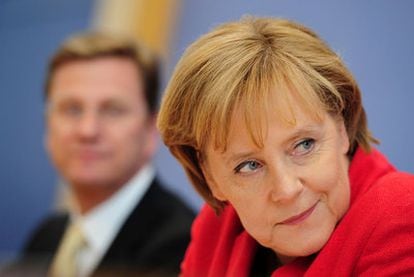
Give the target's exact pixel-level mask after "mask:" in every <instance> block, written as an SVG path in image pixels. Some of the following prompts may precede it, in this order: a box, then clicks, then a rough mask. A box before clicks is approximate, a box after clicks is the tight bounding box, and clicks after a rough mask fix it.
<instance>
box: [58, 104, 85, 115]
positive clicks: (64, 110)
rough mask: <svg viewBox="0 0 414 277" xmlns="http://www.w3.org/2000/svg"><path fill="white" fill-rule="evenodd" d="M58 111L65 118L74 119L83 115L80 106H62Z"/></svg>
mask: <svg viewBox="0 0 414 277" xmlns="http://www.w3.org/2000/svg"><path fill="white" fill-rule="evenodd" d="M58 111H59V113H60V114H62V115H64V116H69V117H74V116H79V115H80V114H81V113H82V108H81V107H80V106H79V105H62V106H61V107H59V109H58Z"/></svg>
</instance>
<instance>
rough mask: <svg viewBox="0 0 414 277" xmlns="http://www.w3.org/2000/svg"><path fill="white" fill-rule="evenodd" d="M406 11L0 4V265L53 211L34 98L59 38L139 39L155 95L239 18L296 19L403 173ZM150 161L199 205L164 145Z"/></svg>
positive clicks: (363, 4) (135, 2)
mask: <svg viewBox="0 0 414 277" xmlns="http://www.w3.org/2000/svg"><path fill="white" fill-rule="evenodd" d="M413 11H414V1H410V0H400V1H389V0H376V1H374V0H366V1H358V0H352V1H339V0H338V1H336V0H335V1H332V0H314V1H300V0H261V1H248V0H244V1H243V0H226V1H222V0H209V1H204V0H0V97H1V98H0V130H1V133H0V262H2V261H6V260H7V259H11V258H13V257H14V256H15V255H16V254H17V253H18V251H19V250H20V248H21V247H22V244H23V243H24V241H25V239H26V238H27V235H28V234H29V232H30V231H31V230H32V229H33V228H34V227H35V226H36V224H37V223H38V222H39V220H41V218H43V217H44V216H45V215H46V214H47V213H49V212H50V211H51V210H52V209H55V208H56V206H57V205H58V204H59V203H58V197H57V196H58V195H59V189H60V187H59V179H58V176H57V175H56V173H55V172H54V169H53V168H52V166H51V165H50V163H49V161H48V158H47V156H46V153H45V150H44V145H43V132H44V118H43V108H44V107H43V97H42V94H43V79H44V74H45V69H46V66H47V61H48V58H49V56H50V55H51V54H52V53H53V51H54V50H55V49H56V48H57V46H58V45H59V44H60V42H61V41H62V39H64V38H65V37H67V36H68V35H70V34H72V33H74V32H78V31H82V30H84V29H102V30H110V31H114V32H123V33H129V34H132V35H134V36H136V37H137V38H139V39H142V40H144V41H145V42H146V43H147V44H148V45H150V46H151V47H153V48H154V50H155V51H157V52H158V53H159V54H160V55H161V56H162V57H163V62H164V67H163V86H164V87H165V85H166V82H167V81H168V78H169V76H170V75H171V72H172V70H173V68H174V65H175V64H176V63H177V61H178V59H179V57H180V55H181V54H182V53H183V51H184V50H185V48H186V47H187V46H188V45H189V44H190V43H191V42H192V41H194V40H195V39H196V38H198V37H199V36H200V35H201V34H203V33H206V32H207V31H209V30H210V29H211V28H213V27H214V26H216V25H217V24H220V23H223V22H226V21H230V20H236V19H239V18H240V17H241V16H243V15H247V14H251V15H260V16H278V17H285V18H289V19H294V20H297V21H299V22H301V23H303V24H305V25H308V26H310V27H311V28H313V29H314V30H315V31H316V32H317V33H319V34H320V35H321V37H322V38H323V39H325V40H326V41H327V42H328V43H329V44H330V45H331V46H332V48H333V49H334V50H336V51H337V52H338V53H340V55H341V56H342V57H343V58H344V60H345V62H346V63H347V65H348V66H349V68H350V69H351V71H352V72H353V73H354V75H355V78H356V79H357V80H358V82H359V85H360V88H361V90H362V92H363V99H364V103H365V107H366V111H367V113H368V119H369V125H370V128H371V130H372V131H373V133H374V135H375V136H376V137H377V138H379V139H380V140H381V142H382V144H381V145H380V146H379V148H380V150H381V151H383V152H384V153H385V154H386V155H387V156H388V157H389V159H390V160H391V161H392V162H393V163H394V164H395V165H396V166H397V167H398V168H399V169H401V170H404V171H409V172H411V173H413V172H414V150H413V148H411V139H412V138H414V128H413V123H412V122H413V119H414V107H413V104H412V103H414V93H413V92H412V91H411V90H412V88H411V81H413V80H414V17H413V16H412V13H413ZM407 143H408V144H407ZM155 163H156V167H157V168H158V170H159V171H160V173H161V177H162V178H163V179H164V180H165V181H166V182H167V183H168V184H169V188H170V189H171V190H173V191H174V192H176V193H177V194H179V195H180V196H181V197H182V198H183V199H184V200H185V201H187V202H188V203H189V204H190V205H191V206H192V207H193V208H194V209H195V210H198V209H199V208H200V206H201V204H202V201H201V199H200V198H199V197H198V196H197V195H196V193H195V192H194V191H193V190H192V188H191V186H190V184H189V182H188V181H187V179H186V177H185V175H184V172H183V170H182V169H181V168H180V166H179V165H178V164H177V163H176V162H175V160H174V159H173V158H172V157H171V156H170V154H169V152H168V150H167V149H166V148H165V147H163V146H161V147H160V150H159V152H158V154H157V157H156V161H155Z"/></svg>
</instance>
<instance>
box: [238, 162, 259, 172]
mask: <svg viewBox="0 0 414 277" xmlns="http://www.w3.org/2000/svg"><path fill="white" fill-rule="evenodd" d="M261 167H262V165H261V164H260V163H259V162H257V161H245V162H242V163H241V164H239V165H238V166H237V167H236V168H235V169H234V171H235V172H236V173H249V172H253V171H256V170H257V169H259V168H261Z"/></svg>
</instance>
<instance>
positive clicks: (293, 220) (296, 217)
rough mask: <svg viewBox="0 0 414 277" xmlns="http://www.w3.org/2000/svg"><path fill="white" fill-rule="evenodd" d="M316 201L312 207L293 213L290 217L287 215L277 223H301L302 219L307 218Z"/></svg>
mask: <svg viewBox="0 0 414 277" xmlns="http://www.w3.org/2000/svg"><path fill="white" fill-rule="evenodd" d="M318 202H319V201H318ZM318 202H316V203H315V204H314V205H313V206H312V207H310V208H309V209H307V210H306V211H304V212H303V213H300V214H298V215H294V216H292V217H289V218H288V219H286V220H283V221H282V222H279V224H285V225H295V224H299V223H301V222H302V221H304V220H305V219H307V218H308V217H309V216H310V215H311V214H312V212H313V211H314V210H315V208H316V205H317V204H318Z"/></svg>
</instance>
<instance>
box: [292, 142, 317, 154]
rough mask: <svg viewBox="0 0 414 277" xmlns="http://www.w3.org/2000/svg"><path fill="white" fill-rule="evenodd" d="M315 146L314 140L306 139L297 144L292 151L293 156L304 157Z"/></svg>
mask: <svg viewBox="0 0 414 277" xmlns="http://www.w3.org/2000/svg"><path fill="white" fill-rule="evenodd" d="M314 146H315V140H314V139H311V138H307V139H304V140H302V141H301V142H299V143H298V144H297V145H296V146H295V148H294V150H293V155H295V156H296V155H304V154H307V153H309V152H310V151H312V149H313V147H314Z"/></svg>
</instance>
